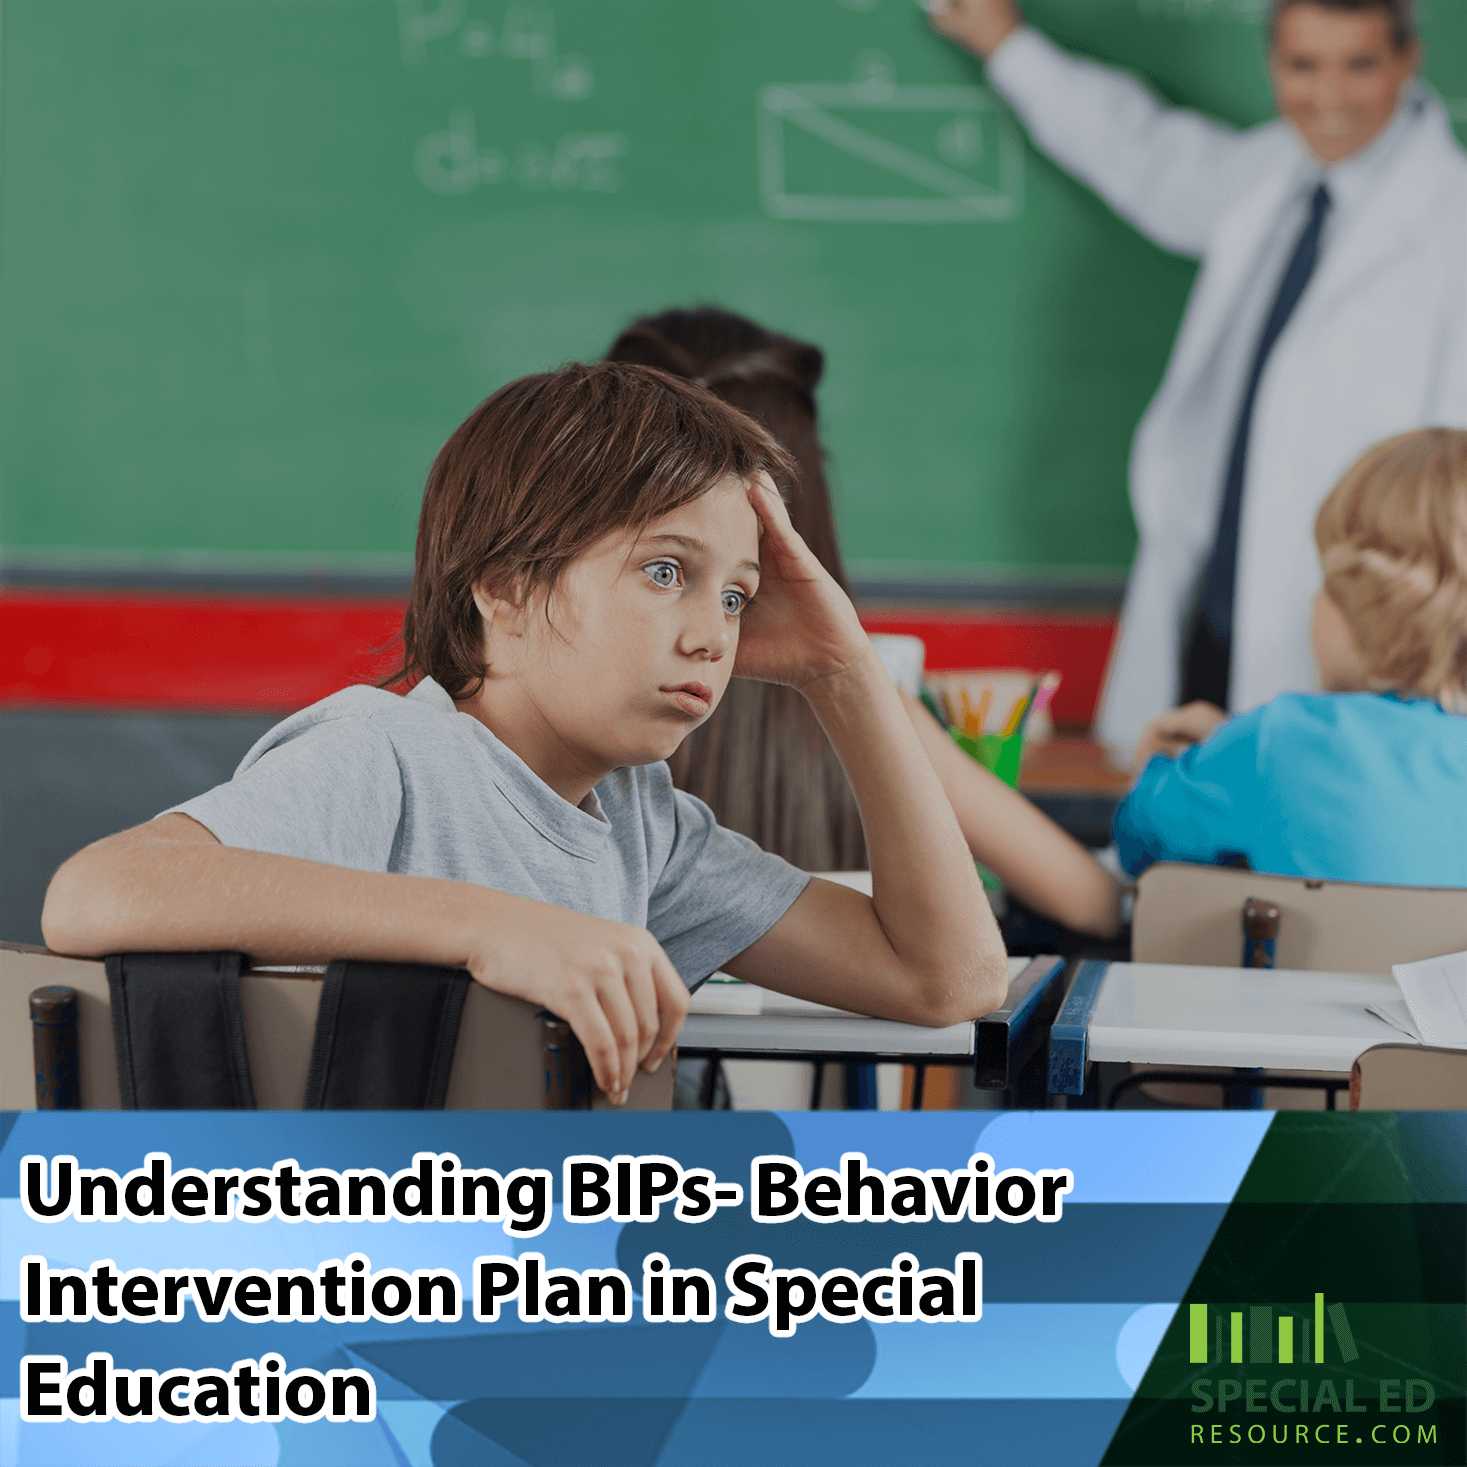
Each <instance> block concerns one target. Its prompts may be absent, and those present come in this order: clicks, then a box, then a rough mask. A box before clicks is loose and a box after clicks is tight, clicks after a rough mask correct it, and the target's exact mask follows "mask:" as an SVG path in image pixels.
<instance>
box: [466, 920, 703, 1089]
mask: <svg viewBox="0 0 1467 1467" xmlns="http://www.w3.org/2000/svg"><path fill="white" fill-rule="evenodd" d="M534 906H535V907H537V908H539V909H540V910H539V911H536V912H535V913H534V914H533V915H532V916H531V917H530V918H529V920H527V921H525V922H516V923H515V924H514V925H513V926H512V927H501V928H499V930H497V931H494V932H489V933H485V934H484V935H483V938H482V940H481V941H480V943H479V944H478V946H477V948H476V949H475V951H474V952H473V953H472V954H471V955H470V958H469V961H468V965H467V966H468V969H469V972H470V973H471V974H472V975H473V977H474V979H475V980H476V981H477V982H479V983H482V984H483V985H484V987H485V988H490V989H493V990H494V991H495V992H497V993H507V994H510V995H511V996H513V997H515V998H522V999H525V1000H526V1001H527V1002H529V1003H533V1004H539V1005H540V1006H541V1007H543V1008H547V1009H549V1010H550V1011H551V1012H552V1013H554V1014H556V1015H557V1016H558V1017H560V1018H562V1019H564V1020H565V1021H566V1023H568V1024H569V1025H570V1026H571V1028H572V1029H573V1030H574V1031H575V1035H576V1038H577V1039H579V1040H580V1041H581V1046H582V1048H583V1049H584V1050H585V1051H586V1058H587V1059H588V1060H589V1061H590V1064H591V1073H592V1074H593V1075H594V1076H595V1078H596V1083H597V1084H598V1085H599V1086H600V1087H601V1089H602V1090H604V1091H605V1092H606V1094H607V1095H608V1096H609V1097H610V1098H611V1100H612V1101H613V1102H614V1103H615V1104H617V1105H622V1104H624V1103H625V1102H626V1098H627V1090H628V1089H629V1087H630V1086H631V1083H632V1079H633V1077H634V1076H635V1075H636V1072H637V1066H638V1065H639V1064H640V1065H641V1066H642V1068H643V1069H645V1070H646V1071H647V1072H648V1074H651V1073H652V1072H653V1071H654V1070H656V1069H657V1068H658V1066H659V1065H661V1063H662V1061H663V1060H664V1059H665V1058H666V1057H667V1054H668V1052H669V1051H670V1050H671V1049H672V1047H673V1045H674V1044H675V1043H676V1042H677V1036H678V1031H679V1030H680V1029H681V1028H682V1026H683V1020H684V1019H685V1018H686V1017H687V1013H688V1003H689V1000H688V990H687V986H686V985H685V984H684V983H683V980H682V978H681V977H680V976H679V974H678V971H677V969H676V968H674V967H673V965H672V962H671V961H670V960H669V958H668V956H667V954H666V953H665V952H663V951H662V947H661V944H659V943H658V941H657V939H656V938H655V937H653V936H652V934H651V933H650V932H647V931H646V930H644V929H643V928H640V927H632V926H629V925H627V924H626V923H623V922H608V921H606V920H604V919H603V918H600V917H588V916H586V915H585V913H583V912H573V911H570V910H568V909H566V908H564V907H552V906H548V905H543V904H541V903H538V902H537V903H535V904H534ZM542 913H543V915H542Z"/></svg>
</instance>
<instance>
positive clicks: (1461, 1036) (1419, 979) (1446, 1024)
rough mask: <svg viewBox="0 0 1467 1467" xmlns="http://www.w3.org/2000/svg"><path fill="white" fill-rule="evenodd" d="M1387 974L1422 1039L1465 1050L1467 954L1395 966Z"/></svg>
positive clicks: (1425, 959) (1430, 1042)
mask: <svg viewBox="0 0 1467 1467" xmlns="http://www.w3.org/2000/svg"><path fill="white" fill-rule="evenodd" d="M1391 972H1392V973H1394V974H1395V975H1396V982H1397V983H1398V984H1399V985H1400V989H1401V996H1402V997H1403V998H1404V999H1405V1000H1406V1007H1407V1009H1409V1010H1410V1013H1411V1019H1412V1022H1413V1023H1414V1024H1415V1025H1416V1031H1417V1033H1419V1034H1420V1035H1421V1037H1422V1039H1423V1040H1425V1041H1426V1043H1427V1044H1436V1045H1441V1046H1443V1047H1445V1048H1448V1049H1467V952H1464V953H1448V954H1447V955H1446V956H1445V957H1442V958H1423V959H1422V960H1421V961H1420V962H1419V963H1397V964H1395V966H1394V967H1392V969H1391Z"/></svg>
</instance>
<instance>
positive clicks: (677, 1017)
mask: <svg viewBox="0 0 1467 1467" xmlns="http://www.w3.org/2000/svg"><path fill="white" fill-rule="evenodd" d="M791 470H792V465H791V461H790V460H789V458H788V456H787V455H786V454H785V453H784V451H783V450H782V449H780V448H779V447H778V445H777V444H775V442H774V441H773V439H771V438H770V436H769V435H768V434H767V433H766V432H765V431H764V430H763V429H762V428H760V427H759V425H758V424H756V423H755V422H754V421H753V420H752V419H750V418H747V417H745V416H744V415H743V414H742V413H739V412H737V411H736V410H735V409H733V408H731V407H729V406H728V405H727V404H725V403H723V402H721V401H719V399H718V398H716V397H715V396H713V394H711V393H710V392H708V391H706V390H705V389H703V388H701V387H698V386H695V385H694V384H692V383H690V382H682V381H678V380H676V379H674V378H672V377H669V376H666V375H665V374H663V373H661V372H656V371H652V370H650V369H648V368H645V367H636V366H629V365H622V364H610V363H608V364H603V365H600V366H595V367H566V368H564V369H562V370H561V371H559V372H548V373H543V374H541V375H539V376H535V377H526V378H522V379H520V380H519V381H518V382H511V383H510V384H508V386H506V387H503V388H501V389H500V390H499V391H498V392H496V393H495V394H494V395H493V396H492V397H491V398H489V399H488V400H487V401H486V402H484V403H482V404H480V406H479V407H478V408H476V409H475V411H474V412H473V413H471V414H470V416H469V417H468V419H467V420H466V421H465V422H464V423H463V424H462V425H460V427H459V428H458V429H457V430H456V431H455V432H454V434H453V435H452V436H451V437H450V438H449V440H448V442H447V443H446V444H445V445H444V447H443V449H442V451H441V452H440V453H439V455H438V457H437V459H436V460H435V461H434V464H433V468H432V470H431V472H430V473H429V476H428V483H427V486H426V489H425V491H424V496H423V510H422V516H421V519H420V521H419V526H418V544H417V559H416V563H415V568H414V573H413V591H412V597H411V600H410V602H409V606H408V612H407V616H406V618H405V621H404V627H403V640H404V643H405V649H406V659H405V666H404V672H405V673H406V674H407V675H409V676H411V677H415V678H416V679H417V682H416V685H415V686H414V687H413V689H412V691H411V692H410V693H409V694H408V696H407V697H403V698H400V697H398V696H396V695H395V694H393V693H389V692H386V691H383V690H382V689H380V688H364V687H357V688H347V689H345V690H343V691H342V692H340V693H337V694H334V695H333V696H332V697H330V698H327V699H325V700H324V701H323V702H321V703H318V704H316V705H315V706H314V707H312V708H308V709H305V710H303V711H302V712H300V713H297V714H296V715H294V717H292V718H289V719H287V720H286V721H285V722H284V723H283V724H281V725H279V726H278V727H277V728H275V729H273V730H271V732H270V733H269V734H267V735H266V736H265V738H264V739H262V740H261V741H260V742H259V743H258V744H256V746H255V747H254V748H253V749H252V750H250V752H249V754H247V755H246V756H245V759H244V762H243V763H242V764H241V766H240V768H239V770H238V772H237V773H236V775H235V778H234V779H233V780H232V781H231V782H230V783H229V784H227V785H221V786H219V787H218V788H217V789H215V790H211V791H209V792H208V793H207V794H204V795H201V796H199V797H198V798H197V799H194V800H190V801H189V802H188V803H187V804H185V805H183V806H181V807H180V808H179V809H178V810H176V811H172V812H168V813H165V814H164V815H163V816H162V817H161V818H159V819H157V820H154V821H151V822H150V823H149V824H148V825H145V826H140V827H138V828H137V829H135V830H130V831H123V832H122V833H121V834H119V835H115V836H110V837H108V838H107V839H106V840H103V841H99V842H98V843H97V844H96V845H94V846H90V847H88V848H87V849H86V850H84V851H81V852H80V853H78V854H77V855H75V856H73V857H72V858H71V860H70V861H68V862H67V863H66V864H65V865H64V866H63V867H62V868H61V870H60V871H59V872H58V873H57V874H56V877H55V878H54V879H53V881H52V883H51V888H50V891H49V892H48V893H47V897H46V907H45V911H44V913H43V914H42V928H43V930H44V931H45V934H46V940H47V941H48V942H49V943H50V945H51V946H52V947H53V948H55V949H57V950H58V951H60V952H70V953H78V954H83V955H100V954H102V953H110V952H138V951H159V950H173V951H184V952H188V951H209V950H216V949H228V950H232V951H240V952H245V953H248V954H250V955H251V956H252V957H254V958H257V959H262V960H273V961H277V962H282V961H283V962H295V963H317V962H325V961H329V960H331V959H334V958H367V959H379V960H384V961H405V962H421V963H435V964H443V965H447V966H454V967H463V968H467V969H468V971H469V972H470V973H471V974H472V976H473V977H474V978H475V979H476V980H478V981H479V982H480V983H483V984H484V985H485V986H486V987H488V988H492V989H496V990H498V991H500V992H503V993H509V994H513V995H516V996H518V997H521V998H524V999H527V1000H529V1001H530V1002H532V1003H535V1004H538V1005H541V1006H543V1007H545V1008H548V1009H550V1010H552V1011H553V1012H555V1013H557V1014H559V1015H560V1016H561V1017H562V1018H564V1019H565V1020H566V1021H567V1022H568V1023H569V1024H570V1025H571V1026H572V1028H573V1029H574V1030H575V1032H576V1034H577V1035H578V1036H579V1038H580V1040H581V1042H582V1044H583V1045H584V1046H585V1050H586V1056H587V1058H588V1060H589V1061H590V1063H591V1067H592V1071H593V1073H594V1074H595V1076H596V1080H597V1082H598V1084H600V1086H601V1088H602V1089H603V1090H605V1091H606V1092H607V1094H608V1095H610V1096H611V1097H612V1098H613V1099H617V1100H621V1099H624V1098H625V1095H626V1091H627V1089H628V1087H629V1086H630V1084H631V1081H632V1077H633V1074H634V1072H635V1070H636V1067H637V1065H638V1064H642V1065H644V1066H645V1067H646V1068H648V1069H655V1068H656V1067H657V1065H658V1064H659V1063H660V1062H661V1060H662V1059H663V1057H664V1056H665V1055H666V1054H667V1052H668V1050H669V1049H670V1048H671V1046H672V1044H673V1043H674V1042H675V1040H676V1038H677V1032H678V1029H679V1027H680V1025H681V1023H682V1020H683V1016H684V1015H685V1014H686V1013H687V1009H688V997H687V990H688V988H691V987H694V986H696V985H697V984H698V983H699V982H701V981H702V980H703V979H704V978H706V977H707V976H708V975H709V974H710V973H712V972H713V971H714V970H716V969H719V968H727V969H728V970H729V971H730V972H732V973H734V974H736V975H737V976H739V977H742V978H748V979H751V980H752V981H754V982H757V983H760V984H763V985H765V986H767V987H771V988H776V989H779V990H781V991H783V992H786V993H791V994H795V995H796V996H799V997H805V998H810V999H814V1000H816V1001H817V1002H822V1003H831V1004H835V1005H838V1006H840V1007H842V1008H849V1009H855V1010H857V1011H859V1012H865V1013H871V1014H875V1015H877V1016H879V1017H884V1018H894V1019H904V1020H906V1021H908V1022H911V1023H926V1024H952V1023H957V1022H960V1021H962V1020H964V1019H969V1018H974V1017H976V1016H977V1015H979V1014H981V1013H986V1012H988V1011H989V1010H990V1009H992V1008H993V1007H995V1006H996V1005H997V1003H998V1002H999V1001H1000V999H1001V998H1002V995H1003V993H1004V991H1005V988H1006V986H1007V975H1006V970H1005V965H1004V955H1003V946H1002V943H1001V941H1000V939H999V936H998V932H997V929H996V928H995V926H994V922H993V917H992V914H991V913H990V911H989V909H988V905H987V902H986V900H985V899H984V896H983V891H982V888H981V886H980V885H979V883H978V880H977V877H976V876H975V874H974V870H973V863H972V860H971V859H970V858H969V856H968V854H967V851H966V848H965V847H964V845H963V838H962V835H961V833H960V832H959V830H958V827H957V823H956V821H955V820H954V818H953V813H952V810H951V808H950V807H949V805H948V803H947V800H946V798H945V797H944V795H943V793H942V787H941V786H940V785H939V784H938V782H937V778H936V776H935V775H934V774H933V772H932V767H931V765H930V764H929V763H928V762H927V757H926V755H925V754H924V753H923V752H922V748H921V745H920V744H919V743H918V742H917V738H916V735H915V734H914V733H913V731H912V727H911V724H910V723H909V721H908V719H907V716H906V713H905V711H904V710H903V708H902V704H901V701H900V699H899V698H898V696H897V692H896V689H895V688H894V687H893V686H892V683H891V679H890V678H889V677H887V675H886V673H885V671H884V670H883V668H882V667H881V665H880V663H879V661H878V660H877V658H876V655H875V653H874V652H873V651H872V650H871V644H870V642H869V641H868V640H867V638H866V635H865V633H864V632H863V631H862V630H861V625H860V622H859V621H858V620H857V618H856V613H855V610H854V608H853V607H852V606H851V603H850V600H849V598H848V597H847V596H846V595H845V593H844V592H843V591H842V590H841V589H840V587H839V586H838V585H836V583H835V582H834V581H833V580H832V579H831V577H830V576H829V575H828V574H827V572H826V571H825V570H824V568H823V567H822V566H821V564H820V562H819V561H818V560H817V559H816V558H815V557H814V556H813V555H812V554H811V553H810V550H809V549H808V547H807V546H806V545H805V543H804V541H803V540H801V539H800V537H799V536H798V535H797V534H796V533H795V532H794V530H793V528H792V527H791V525H790V520H789V515H788V514H787V513H786V511H785V507H784V503H783V501H782V500H781V498H780V496H779V493H778V492H777V490H776V488H775V486H774V482H773V479H774V477H775V476H785V475H787V474H789V473H790V472H791ZM735 663H737V667H738V671H739V673H740V674H741V675H743V676H746V677H755V678H760V679H763V680H766V681H770V682H781V683H786V684H789V685H791V686H793V687H796V688H798V689H799V690H800V692H801V694H802V695H803V696H804V697H805V699H806V700H807V701H808V702H809V704H810V707H811V708H812V709H813V710H814V712H815V715H816V717H817V718H818V719H819V720H820V723H821V726H822V727H823V728H824V729H825V731H826V734H827V735H828V737H829V738H830V741H831V743H832V744H833V745H834V746H835V749H836V751H837V753H838V754H839V755H840V758H841V762H842V764H843V766H844V768H845V770H846V773H847V775H848V776H849V778H850V781H851V786H852V788H853V790H854V791H855V795H856V801H857V804H858V805H859V807H860V811H861V819H862V821H863V822H864V825H865V830H866V839H867V844H868V847H869V849H870V853H871V872H872V890H873V895H872V896H871V897H866V896H863V895H861V894H860V893H858V892H853V891H850V890H848V889H847V888H845V887H843V886H838V885H836V884H834V883H831V882H824V881H820V880H810V879H809V878H808V877H806V876H805V875H804V873H803V872H800V871H797V870H795V868H794V867H792V866H789V865H787V864H786V863H785V862H783V861H781V860H779V858H778V857H776V856H772V855H768V854H766V853H764V852H762V851H760V850H759V849H758V848H757V847H756V846H755V845H754V844H753V842H752V841H748V840H745V839H744V838H743V837H741V836H737V835H734V834H731V833H730V832H728V831H724V830H722V829H720V828H719V826H718V825H717V824H716V823H715V821H714V820H713V817H712V815H711V814H710V812H709V810H708V807H707V806H706V805H704V804H702V803H701V802H699V801H698V800H695V799H693V798H692V796H690V795H687V794H684V793H683V792H682V791H675V790H674V789H673V787H672V782H671V779H670V777H669V775H668V772H667V766H666V764H665V763H663V762H662V761H664V760H665V759H666V758H667V757H668V755H669V754H671V753H673V751H674V750H676V748H677V747H678V745H679V744H680V743H681V742H682V740H683V739H684V738H685V737H686V736H687V734H688V733H689V732H690V731H691V730H692V729H693V728H695V727H696V726H697V725H698V724H700V723H701V722H703V720H704V719H706V718H707V717H708V716H709V714H710V713H711V712H712V711H713V709H714V707H715V706H716V705H717V703H718V700H719V698H720V697H721V696H722V694H723V691H724V689H725V688H726V687H727V685H728V680H729V676H730V674H731V673H732V672H733V670H734V667H735Z"/></svg>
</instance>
